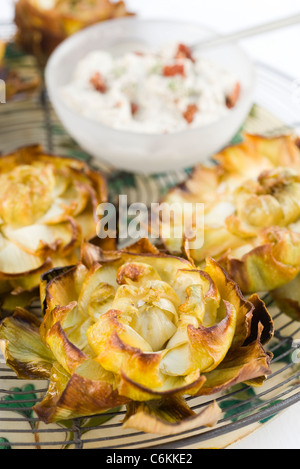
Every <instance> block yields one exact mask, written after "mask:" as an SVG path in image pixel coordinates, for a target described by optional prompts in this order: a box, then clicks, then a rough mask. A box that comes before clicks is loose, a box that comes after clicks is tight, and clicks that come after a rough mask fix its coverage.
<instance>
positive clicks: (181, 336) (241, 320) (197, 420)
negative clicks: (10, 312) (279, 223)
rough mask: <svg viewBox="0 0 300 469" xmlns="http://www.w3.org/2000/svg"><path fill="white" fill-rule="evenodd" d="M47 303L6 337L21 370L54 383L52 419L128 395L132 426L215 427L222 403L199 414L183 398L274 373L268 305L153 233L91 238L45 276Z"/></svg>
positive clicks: (47, 414) (2, 333)
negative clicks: (133, 238)
mask: <svg viewBox="0 0 300 469" xmlns="http://www.w3.org/2000/svg"><path fill="white" fill-rule="evenodd" d="M41 302H42V305H43V311H44V319H43V322H42V323H41V324H39V323H38V322H37V320H36V319H35V318H32V316H31V315H30V314H29V313H28V312H26V311H25V310H22V309H18V310H17V311H16V313H15V315H14V316H13V317H9V318H6V319H5V320H4V321H3V322H2V325H1V328H0V339H1V341H0V342H1V345H2V351H3V354H4V357H5V359H6V362H7V364H8V365H9V366H11V367H12V368H13V369H14V370H15V371H16V373H17V374H18V376H19V377H20V378H24V379H26V378H48V379H49V380H50V384H49V389H48V392H47V394H46V395H45V397H44V399H43V401H42V402H40V403H39V404H38V405H36V406H35V411H36V412H37V414H38V416H39V417H40V418H41V419H42V420H43V421H45V422H47V423H50V422H54V421H59V420H62V419H68V418H73V417H80V416H87V415H93V414H95V413H99V412H103V411H106V410H108V409H111V408H114V407H116V406H119V405H121V404H126V405H127V415H126V417H125V421H124V426H125V427H132V428H138V429H140V430H143V431H147V432H151V433H164V434H172V433H175V432H179V431H184V430H185V429H187V428H191V427H192V426H200V425H214V424H215V423H216V422H217V420H218V418H219V415H220V409H219V407H218V405H217V404H216V403H215V402H213V403H211V404H210V405H209V406H208V407H207V408H205V409H204V410H203V411H202V412H201V413H200V414H194V412H192V410H191V409H189V407H188V405H187V403H186V402H185V400H184V398H183V396H184V395H192V396H200V395H211V394H213V393H216V392H219V391H223V390H225V389H227V388H228V387H230V386H232V385H233V384H236V383H239V382H247V383H249V384H251V385H254V386H256V385H261V384H262V383H263V381H264V380H265V378H266V376H267V375H268V374H269V373H270V367H269V364H270V360H271V354H270V353H268V352H266V351H265V350H264V348H263V345H264V344H266V343H267V342H268V341H269V340H270V339H271V337H272V335H273V323H272V320H271V318H270V315H269V313H268V311H267V310H266V308H265V305H264V303H263V302H262V301H261V300H260V299H259V297H258V296H257V295H253V296H252V297H251V298H250V299H249V301H246V300H245V299H244V298H243V297H242V295H241V293H240V290H239V288H238V287H237V285H236V284H235V283H234V282H233V281H231V280H230V279H229V278H228V277H227V275H226V274H225V272H224V271H223V270H222V268H221V267H220V266H219V265H218V264H217V263H216V262H215V261H214V260H213V259H211V258H208V259H207V263H206V266H205V268H204V269H203V270H197V269H196V268H195V266H194V265H193V264H192V263H190V262H189V261H187V260H184V259H182V258H176V257H172V256H167V255H164V254H162V253H160V252H159V251H158V250H157V249H156V248H155V247H154V246H152V245H151V244H150V243H149V242H148V241H147V240H140V241H139V242H138V243H136V244H135V245H133V246H131V247H129V248H127V249H125V250H122V251H109V252H105V251H103V250H101V249H100V248H99V247H96V246H95V245H93V244H90V243H84V244H83V246H82V258H81V263H79V264H77V265H75V266H73V267H71V268H63V269H55V270H53V271H50V272H48V273H46V274H44V275H43V276H42V283H41ZM187 417H188V418H187Z"/></svg>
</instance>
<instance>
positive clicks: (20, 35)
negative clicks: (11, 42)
mask: <svg viewBox="0 0 300 469" xmlns="http://www.w3.org/2000/svg"><path fill="white" fill-rule="evenodd" d="M129 15H132V14H131V13H129V12H128V11H127V10H126V6H125V3H124V2H123V1H118V2H111V1H110V0H18V1H17V3H16V6H15V23H16V25H17V42H18V43H19V44H20V45H21V46H22V48H23V49H24V50H25V51H27V52H29V53H31V54H33V55H35V56H36V57H37V59H38V60H39V62H40V63H42V64H45V62H46V61H47V59H48V57H49V55H50V54H51V53H52V52H53V50H54V49H55V48H56V47H57V46H58V45H59V44H60V43H61V42H62V41H63V40H64V39H66V38H67V37H69V36H71V35H72V34H74V33H76V32H78V31H80V30H81V29H83V28H85V27H87V26H91V25H92V24H95V23H98V22H100V21H105V20H109V19H113V18H120V17H123V16H129Z"/></svg>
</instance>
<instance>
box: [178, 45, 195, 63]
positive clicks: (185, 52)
mask: <svg viewBox="0 0 300 469" xmlns="http://www.w3.org/2000/svg"><path fill="white" fill-rule="evenodd" d="M175 58H176V59H190V60H191V61H192V62H195V59H194V57H193V54H192V51H191V49H190V48H189V46H186V45H185V44H179V45H178V49H177V52H176V56H175Z"/></svg>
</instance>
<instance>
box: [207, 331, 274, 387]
mask: <svg viewBox="0 0 300 469" xmlns="http://www.w3.org/2000/svg"><path fill="white" fill-rule="evenodd" d="M258 326H259V327H258V330H257V338H256V340H255V341H254V342H252V343H251V344H249V345H245V346H242V347H240V348H236V349H235V350H232V351H230V352H229V353H228V355H227V356H226V357H225V359H224V360H223V362H222V363H221V364H220V365H219V367H218V368H216V369H215V370H212V371H211V372H209V373H207V374H206V375H205V377H206V381H205V383H204V385H203V387H202V388H201V390H200V393H201V395H209V394H213V393H215V392H220V391H223V390H224V389H228V388H229V387H231V386H233V385H235V384H237V383H241V382H244V383H246V384H247V383H248V384H249V385H251V386H261V385H262V383H263V381H264V380H265V379H266V377H267V376H268V375H270V374H271V370H270V362H271V359H272V357H273V355H272V353H270V352H266V351H265V350H264V348H263V346H262V344H261V334H262V330H263V326H262V324H261V323H259V325H258Z"/></svg>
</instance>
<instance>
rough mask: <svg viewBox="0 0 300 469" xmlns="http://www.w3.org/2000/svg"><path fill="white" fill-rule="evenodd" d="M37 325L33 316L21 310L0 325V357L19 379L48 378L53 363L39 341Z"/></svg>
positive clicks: (52, 358) (47, 349) (51, 357)
mask: <svg viewBox="0 0 300 469" xmlns="http://www.w3.org/2000/svg"><path fill="white" fill-rule="evenodd" d="M39 324H40V323H39V321H38V320H37V319H36V317H35V316H33V315H32V314H30V313H29V312H28V311H26V310H24V309H22V308H18V309H17V310H16V312H15V313H14V315H13V316H11V317H8V318H5V319H4V320H3V321H2V322H1V323H0V347H1V351H2V354H3V356H4V358H5V361H6V363H7V364H8V365H9V366H10V367H11V368H12V369H13V370H14V371H15V372H16V374H17V375H18V377H19V378H21V379H44V378H45V379H48V378H49V376H50V371H51V368H52V365H53V362H54V361H55V358H54V355H53V353H52V352H51V350H50V349H49V348H47V347H45V345H44V344H43V342H42V340H41V336H40V333H39Z"/></svg>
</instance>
